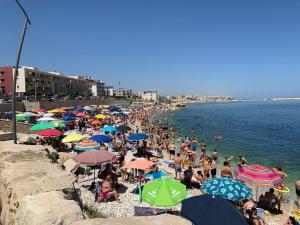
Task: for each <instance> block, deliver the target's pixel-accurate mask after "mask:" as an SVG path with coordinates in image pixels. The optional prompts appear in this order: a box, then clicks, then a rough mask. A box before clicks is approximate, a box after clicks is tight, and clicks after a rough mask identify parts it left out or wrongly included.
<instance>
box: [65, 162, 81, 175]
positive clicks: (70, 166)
mask: <svg viewBox="0 0 300 225" xmlns="http://www.w3.org/2000/svg"><path fill="white" fill-rule="evenodd" d="M78 166H79V165H78V163H77V162H76V161H74V160H73V159H68V160H67V161H65V162H64V164H63V167H64V169H65V170H66V171H68V172H70V173H75V172H76V170H77V169H78Z"/></svg>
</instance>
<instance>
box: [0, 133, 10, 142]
mask: <svg viewBox="0 0 300 225" xmlns="http://www.w3.org/2000/svg"><path fill="white" fill-rule="evenodd" d="M12 139H13V135H12V133H11V132H10V133H0V141H9V140H12Z"/></svg>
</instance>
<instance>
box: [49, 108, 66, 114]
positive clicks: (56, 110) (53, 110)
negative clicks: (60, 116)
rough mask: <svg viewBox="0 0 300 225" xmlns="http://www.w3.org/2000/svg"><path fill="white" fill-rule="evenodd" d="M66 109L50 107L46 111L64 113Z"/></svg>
mask: <svg viewBox="0 0 300 225" xmlns="http://www.w3.org/2000/svg"><path fill="white" fill-rule="evenodd" d="M66 112H67V111H65V110H63V109H51V110H48V113H66Z"/></svg>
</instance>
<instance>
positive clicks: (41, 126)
mask: <svg viewBox="0 0 300 225" xmlns="http://www.w3.org/2000/svg"><path fill="white" fill-rule="evenodd" d="M55 127H56V126H55V124H54V123H50V122H44V123H38V124H35V125H33V126H32V127H30V129H29V131H37V130H46V129H51V128H55Z"/></svg>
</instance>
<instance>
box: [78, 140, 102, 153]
mask: <svg viewBox="0 0 300 225" xmlns="http://www.w3.org/2000/svg"><path fill="white" fill-rule="evenodd" d="M97 149H100V144H99V143H97V142H96V141H93V140H83V141H81V142H79V143H78V144H76V146H75V147H74V150H78V151H90V150H97Z"/></svg>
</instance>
